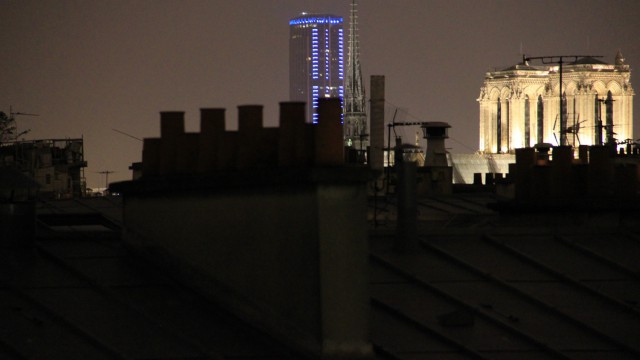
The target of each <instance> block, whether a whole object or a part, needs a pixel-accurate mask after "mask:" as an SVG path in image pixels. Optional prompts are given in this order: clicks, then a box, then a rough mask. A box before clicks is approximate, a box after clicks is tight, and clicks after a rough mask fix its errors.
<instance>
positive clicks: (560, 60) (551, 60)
mask: <svg viewBox="0 0 640 360" xmlns="http://www.w3.org/2000/svg"><path fill="white" fill-rule="evenodd" d="M586 57H591V58H601V57H602V56H599V55H554V56H525V55H524V54H523V55H522V62H523V63H525V62H527V61H529V60H540V61H541V62H542V63H543V64H558V74H559V76H560V78H559V80H558V84H559V86H560V88H559V90H558V97H559V103H560V112H559V116H560V129H559V135H560V143H559V145H560V146H566V145H567V133H566V130H567V118H566V116H565V115H566V114H565V113H564V107H565V104H564V97H563V93H562V64H564V63H566V62H568V61H567V60H569V59H572V62H576V61H578V58H586ZM554 136H555V133H554Z"/></svg>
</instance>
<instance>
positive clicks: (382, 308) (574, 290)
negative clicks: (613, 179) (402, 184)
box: [370, 196, 640, 359]
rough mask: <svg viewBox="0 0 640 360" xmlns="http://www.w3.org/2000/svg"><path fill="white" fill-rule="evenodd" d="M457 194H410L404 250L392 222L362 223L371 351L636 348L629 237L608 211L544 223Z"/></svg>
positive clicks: (424, 353) (637, 312)
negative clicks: (412, 203) (366, 237)
mask: <svg viewBox="0 0 640 360" xmlns="http://www.w3.org/2000/svg"><path fill="white" fill-rule="evenodd" d="M463 200H465V201H463ZM466 200H473V199H472V198H465V197H459V196H456V197H448V198H440V199H429V200H426V201H422V202H420V205H419V209H418V212H419V214H420V215H419V217H420V219H421V221H420V223H419V229H420V234H419V241H418V245H417V246H416V248H415V249H413V250H412V251H410V252H406V253H398V252H397V251H394V250H393V235H392V234H393V232H392V231H391V232H389V231H388V229H387V230H383V229H379V230H378V231H377V232H374V235H373V236H372V240H371V257H370V259H371V261H370V262H371V269H372V272H371V299H372V300H371V301H372V324H373V329H372V336H373V341H374V343H375V344H376V346H377V347H378V348H382V349H384V350H385V351H387V352H388V353H391V354H393V355H395V356H397V357H398V358H408V359H422V358H428V357H433V358H456V359H458V358H460V359H466V358H480V359H550V358H583V357H584V356H585V355H586V354H590V356H595V357H596V358H598V359H634V358H639V357H640V345H639V344H638V342H637V335H638V334H640V307H639V304H640V276H639V275H638V274H640V265H639V264H638V262H637V261H636V259H637V258H638V256H640V236H638V235H637V234H636V233H634V232H630V231H629V230H630V229H629V228H627V229H625V228H620V229H617V228H616V225H615V224H616V223H618V224H619V222H618V220H619V216H620V214H616V213H615V212H611V213H606V212H602V213H592V214H590V215H587V216H590V217H588V218H587V222H586V224H584V223H583V224H582V225H580V224H577V222H576V223H575V224H574V225H573V226H569V225H567V226H563V227H558V226H557V225H556V224H553V225H549V226H546V225H545V223H544V222H543V221H539V219H538V218H537V217H536V216H535V215H532V214H528V215H527V216H525V217H523V218H522V219H519V220H517V221H513V219H507V218H505V217H503V216H496V214H494V216H493V217H492V216H491V215H490V214H488V213H485V214H482V213H475V214H474V213H473V212H472V211H466V210H465V209H466V208H467V207H468V206H469V205H465V204H470V203H472V202H471V201H466ZM434 204H435V205H438V204H444V205H449V209H448V210H444V209H446V208H445V207H444V206H442V205H441V206H438V207H434V206H433V205H434ZM454 204H456V206H453V205H454ZM387 211H388V212H386V213H385V214H387V215H388V214H392V213H393V211H394V210H393V208H388V207H387ZM388 216H390V217H392V216H393V215H388ZM553 216H556V217H557V216H564V217H566V218H567V219H573V221H575V216H585V214H581V215H576V214H564V215H563V214H553ZM629 216H633V215H629ZM483 218H484V221H481V219H483ZM526 218H531V219H533V220H526ZM616 218H618V219H616ZM473 219H475V220H473ZM523 219H525V220H523ZM583 219H584V217H583ZM427 224H428V226H426V225H427ZM559 229H560V230H559Z"/></svg>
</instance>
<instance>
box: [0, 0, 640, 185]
mask: <svg viewBox="0 0 640 360" xmlns="http://www.w3.org/2000/svg"><path fill="white" fill-rule="evenodd" d="M349 3H350V1H348V0H339V1H338V0H327V1H311V0H217V1H214V0H211V1H193V0H187V1H159V0H156V1H150V0H146V1H131V0H129V1H116V0H100V1H94V0H84V1H66V0H55V1H48V0H44V1H43V0H38V1H25V0H18V1H13V0H0V24H2V30H1V31H0V49H2V56H0V69H1V70H0V71H1V74H2V78H1V79H2V86H0V111H4V112H5V113H8V112H9V106H10V105H11V106H13V111H20V112H26V113H36V114H40V116H39V117H19V118H18V121H19V123H18V126H19V128H20V129H25V128H30V129H31V132H30V133H29V134H28V135H27V136H26V138H27V139H36V138H53V137H56V138H66V137H81V136H82V137H84V140H85V157H86V159H87V161H88V163H89V167H88V168H87V169H85V175H86V177H87V182H88V186H90V187H99V186H104V176H103V175H101V174H99V172H100V171H105V170H110V171H115V172H114V173H113V174H111V175H110V177H109V180H110V181H112V180H113V181H117V180H125V179H129V178H130V176H131V174H130V171H129V170H128V167H129V165H130V164H131V163H132V162H134V161H140V159H141V153H142V143H141V142H139V141H137V140H135V139H132V138H130V137H127V136H125V135H122V134H120V133H118V132H116V131H113V130H112V129H117V130H119V131H123V132H126V133H128V134H131V135H133V136H136V137H140V138H143V137H157V136H159V133H160V125H159V111H163V110H182V111H186V119H187V130H188V131H198V130H199V118H198V117H199V109H200V108H202V107H226V108H227V123H228V128H230V129H234V128H235V126H236V106H237V105H242V104H263V105H264V106H265V119H266V122H267V124H270V125H276V124H277V109H278V102H280V101H286V100H288V94H289V89H288V36H289V27H288V20H289V19H290V18H292V17H294V16H296V15H298V14H299V13H300V12H302V11H307V12H322V13H333V14H335V15H338V16H343V17H345V21H346V22H347V23H348V10H349ZM359 3H360V4H359V22H360V43H361V55H360V56H361V62H362V70H363V77H364V78H365V84H366V86H367V93H368V85H369V76H370V75H385V76H386V98H387V100H388V104H387V114H388V116H389V117H391V116H392V115H393V110H394V107H393V106H397V107H399V108H402V109H404V110H406V111H407V112H408V115H403V116H405V120H411V121H446V122H449V123H450V124H451V125H452V129H451V131H450V135H451V139H450V140H448V142H447V147H451V148H452V152H457V153H460V152H472V151H475V150H477V147H478V103H477V102H476V98H477V97H478V95H479V91H480V86H481V85H482V81H483V77H484V74H485V72H486V71H487V70H488V69H490V68H494V67H506V66H509V65H513V64H515V63H517V62H519V61H520V59H521V50H522V51H524V53H526V54H527V55H531V56H541V55H573V54H578V55H582V54H586V55H603V56H604V58H603V60H604V61H607V62H613V59H614V56H615V54H616V51H617V50H618V49H620V50H621V51H622V53H623V55H624V56H625V58H626V60H627V63H628V64H630V65H631V67H632V69H633V70H635V69H637V68H638V67H639V66H640V40H638V39H640V20H639V19H640V1H637V0H626V1H615V0H608V1H588V0H571V1H558V0H554V1H541V0H536V1H526V2H525V1H515V0H513V1H490V0H485V1H476V0H468V1H461V0H393V1H391V0H360V2H359ZM636 76H637V75H636V74H635V73H632V81H631V83H632V85H633V86H634V88H635V89H636V92H638V91H639V90H638V89H639V88H640V87H639V85H637V83H636V82H635V79H636ZM634 105H635V109H636V114H639V113H640V100H639V96H636V99H635V101H634ZM635 118H636V119H637V118H638V115H636V116H635ZM389 120H390V119H389ZM635 128H636V130H635V133H636V134H635V138H638V137H640V136H638V133H639V132H638V130H640V129H639V125H638V124H637V123H636V124H635ZM409 132H411V131H409ZM405 136H406V137H407V138H411V139H412V138H413V134H412V133H407V134H405Z"/></svg>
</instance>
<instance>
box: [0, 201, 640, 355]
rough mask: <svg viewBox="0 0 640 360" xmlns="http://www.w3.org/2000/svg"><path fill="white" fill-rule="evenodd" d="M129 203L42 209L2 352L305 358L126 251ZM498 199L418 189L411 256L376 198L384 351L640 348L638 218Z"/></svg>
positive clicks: (22, 264) (18, 274)
mask: <svg viewBox="0 0 640 360" xmlns="http://www.w3.org/2000/svg"><path fill="white" fill-rule="evenodd" d="M120 201H121V200H120V198H119V197H104V198H92V199H81V200H68V201H51V202H47V203H40V204H39V208H38V214H39V216H40V217H41V219H42V220H41V221H40V224H39V231H38V234H39V236H38V238H37V239H36V242H35V249H32V251H30V250H26V251H22V252H15V253H11V254H8V253H7V252H5V253H4V256H3V258H2V262H0V265H1V266H2V269H3V271H2V272H1V274H2V275H0V292H2V296H0V301H2V305H3V306H2V307H1V309H2V310H1V314H2V324H3V327H2V328H3V330H2V332H1V335H0V358H3V359H4V358H6V359H74V358H77V359H113V358H117V359H295V358H300V356H298V355H297V354H295V353H292V352H291V351H290V350H288V349H287V347H286V346H283V345H282V344H280V343H279V342H278V341H276V340H275V339H273V338H271V337H270V336H268V335H267V334H264V333H261V332H259V331H256V330H254V329H253V327H251V326H249V325H247V324H245V323H243V322H242V321H240V320H238V319H237V318H235V317H234V316H232V315H230V314H228V313H226V312H225V311H223V310H221V309H220V308H219V307H217V306H216V305H215V304H213V303H211V302H210V301H209V300H208V299H207V298H205V297H204V296H202V295H201V294H199V293H198V292H195V291H193V290H191V289H189V288H186V287H185V286H183V285H182V284H181V283H180V282H178V281H176V280H175V279H174V278H173V277H172V276H171V274H168V273H166V272H164V270H163V269H161V268H158V267H156V266H155V265H153V264H150V263H147V262H145V261H144V260H142V259H141V258H138V257H136V256H135V255H134V254H133V253H131V252H130V251H128V249H126V248H125V247H124V246H123V245H122V243H121V242H120V235H119V230H118V229H117V228H114V226H113V225H114V224H115V225H118V226H120V225H121V223H120V221H121V203H120ZM494 202H496V197H495V196H493V195H489V194H475V193H469V194H458V195H454V196H442V197H432V198H426V199H421V200H420V201H419V209H418V211H419V228H418V229H419V245H418V247H417V248H416V249H414V250H415V251H411V252H406V253H402V252H398V251H395V250H393V241H394V240H393V239H394V233H395V213H396V207H395V204H394V202H393V201H389V202H387V201H381V200H378V201H377V202H375V203H374V202H373V201H371V202H370V204H369V205H370V220H373V219H372V216H373V214H374V211H373V210H374V204H375V206H376V207H377V210H376V213H377V221H376V225H377V226H376V227H374V226H373V221H371V224H372V228H371V232H370V234H371V236H370V269H371V273H370V291H371V298H370V303H371V309H372V312H371V324H370V325H371V340H372V342H373V344H374V348H375V349H376V352H377V354H378V356H379V358H386V359H416V360H417V359H431V358H433V359H472V358H473V359H550V358H564V359H637V358H640V344H639V343H638V341H637V339H638V334H640V307H639V303H640V286H639V285H640V263H639V262H638V261H637V259H638V258H640V234H638V232H637V228H633V227H620V224H621V222H620V221H619V217H620V216H622V215H621V214H619V213H616V212H611V211H608V212H597V211H594V212H592V213H588V214H570V213H565V214H563V215H559V214H555V215H554V216H565V217H566V218H567V219H572V220H571V221H568V222H567V224H566V226H561V225H558V223H559V222H555V223H553V224H545V223H544V222H543V221H540V218H537V217H533V218H531V219H529V218H527V215H526V214H525V215H522V216H521V217H505V216H501V215H500V214H498V213H497V212H495V211H493V210H490V209H489V208H487V204H490V203H494ZM51 214H62V215H65V214H66V215H68V217H67V219H68V223H67V224H65V223H64V221H62V220H61V219H60V218H58V219H57V220H56V221H53V220H51V219H52V217H51V216H50V215H51ZM82 214H84V215H82ZM87 214H93V215H95V216H94V217H88V215H87ZM62 218H64V216H62ZM89 218H90V219H93V220H92V221H89V220H87V219H89ZM99 219H102V220H99ZM538 221H540V222H538Z"/></svg>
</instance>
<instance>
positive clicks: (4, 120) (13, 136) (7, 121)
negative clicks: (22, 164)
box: [0, 111, 29, 144]
mask: <svg viewBox="0 0 640 360" xmlns="http://www.w3.org/2000/svg"><path fill="white" fill-rule="evenodd" d="M28 132H29V130H24V131H21V132H17V127H16V120H15V118H14V117H13V116H7V114H5V113H4V112H2V111H0V144H3V143H5V142H8V141H15V140H18V138H19V137H20V136H22V135H24V134H26V133H28Z"/></svg>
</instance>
